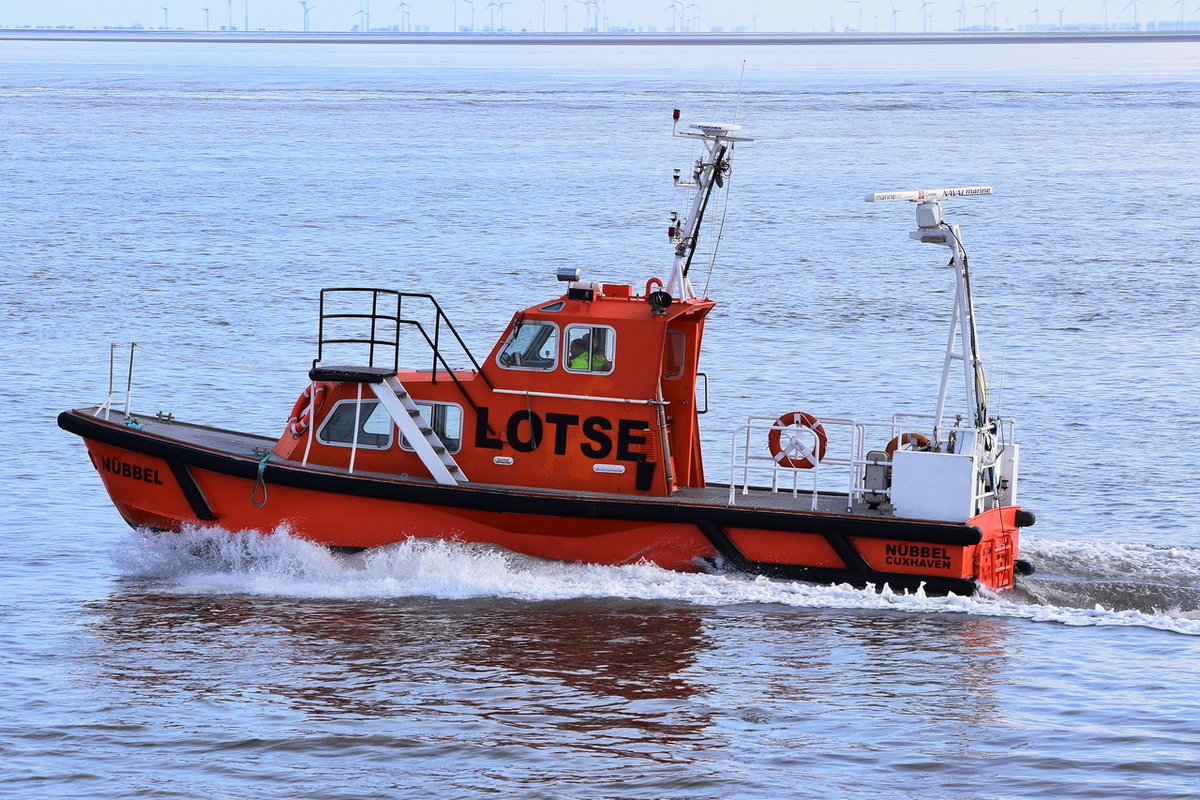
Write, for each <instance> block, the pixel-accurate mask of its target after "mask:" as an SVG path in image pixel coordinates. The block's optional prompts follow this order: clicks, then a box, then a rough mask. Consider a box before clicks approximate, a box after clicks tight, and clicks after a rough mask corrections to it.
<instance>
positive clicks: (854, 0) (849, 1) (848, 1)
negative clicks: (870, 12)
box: [846, 0, 1183, 33]
mask: <svg viewBox="0 0 1200 800" xmlns="http://www.w3.org/2000/svg"><path fill="white" fill-rule="evenodd" d="M1179 2H1181V3H1182V2H1183V0H1179ZM846 4H847V5H851V4H853V5H856V6H858V29H857V30H858V32H859V33H862V0H846Z"/></svg>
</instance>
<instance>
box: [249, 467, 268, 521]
mask: <svg viewBox="0 0 1200 800" xmlns="http://www.w3.org/2000/svg"><path fill="white" fill-rule="evenodd" d="M270 457H271V454H270V453H267V454H266V455H264V456H263V457H262V458H260V459H259V461H258V475H257V476H256V477H255V478H254V487H253V488H251V489H250V505H252V506H254V507H255V508H262V507H263V506H265V505H266V504H267V482H266V481H265V480H263V470H265V469H266V468H267V459H269V458H270ZM260 486H261V487H262V502H261V503H260V502H258V500H257V499H256V497H257V495H258V488H259V487H260Z"/></svg>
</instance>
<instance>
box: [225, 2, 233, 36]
mask: <svg viewBox="0 0 1200 800" xmlns="http://www.w3.org/2000/svg"><path fill="white" fill-rule="evenodd" d="M225 2H227V3H228V4H229V27H227V28H226V29H225V30H228V31H231V30H233V0H225Z"/></svg>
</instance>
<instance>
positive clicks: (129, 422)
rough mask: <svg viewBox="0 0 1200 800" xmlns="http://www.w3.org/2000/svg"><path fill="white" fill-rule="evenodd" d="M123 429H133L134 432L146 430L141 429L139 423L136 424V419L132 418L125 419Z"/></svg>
mask: <svg viewBox="0 0 1200 800" xmlns="http://www.w3.org/2000/svg"><path fill="white" fill-rule="evenodd" d="M125 427H127V428H133V429H134V430H135V431H144V430H146V429H145V428H143V427H142V426H141V424H140V423H138V421H137V420H136V419H134V418H133V417H126V418H125Z"/></svg>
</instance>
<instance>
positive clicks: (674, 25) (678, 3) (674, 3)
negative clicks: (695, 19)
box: [667, 0, 683, 33]
mask: <svg viewBox="0 0 1200 800" xmlns="http://www.w3.org/2000/svg"><path fill="white" fill-rule="evenodd" d="M667 8H669V9H671V30H673V31H674V32H675V33H679V32H680V31H681V29H682V28H683V0H671V5H669V6H667ZM676 10H678V12H679V13H678V14H676V13H675V12H676Z"/></svg>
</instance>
